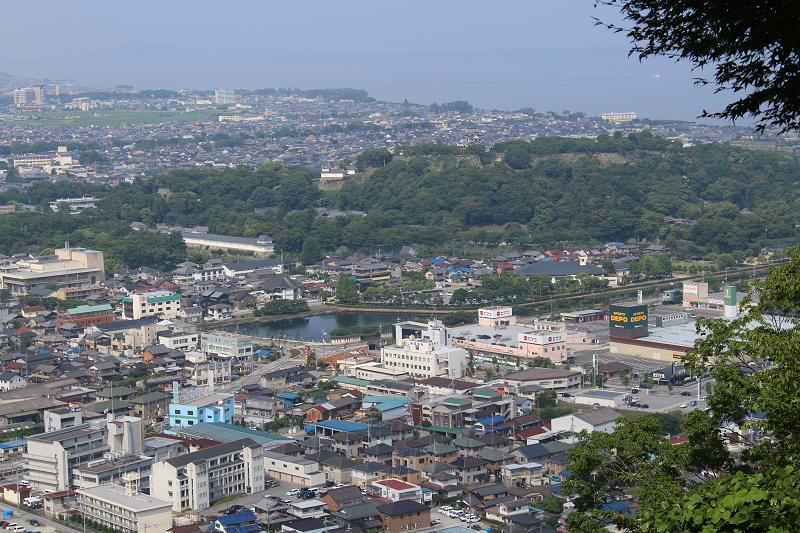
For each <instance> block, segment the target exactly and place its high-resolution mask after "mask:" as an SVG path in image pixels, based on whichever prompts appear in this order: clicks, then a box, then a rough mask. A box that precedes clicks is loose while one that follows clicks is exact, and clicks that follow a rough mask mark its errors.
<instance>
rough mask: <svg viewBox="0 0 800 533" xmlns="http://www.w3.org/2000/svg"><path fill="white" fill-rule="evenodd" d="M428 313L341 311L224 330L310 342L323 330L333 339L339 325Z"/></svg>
mask: <svg viewBox="0 0 800 533" xmlns="http://www.w3.org/2000/svg"><path fill="white" fill-rule="evenodd" d="M427 319H428V317H425V316H421V315H416V314H407V313H406V314H403V313H370V312H341V313H334V314H330V315H317V316H312V317H307V318H290V319H287V320H280V321H278V322H270V323H268V324H243V325H241V326H230V327H227V328H224V329H225V331H230V332H234V333H241V334H242V335H252V336H253V337H260V338H269V337H273V338H277V337H279V336H280V335H281V334H283V335H286V337H287V338H288V339H295V338H296V337H299V338H300V339H301V340H304V341H309V342H321V341H322V334H323V331H324V332H325V339H326V340H330V333H331V331H332V330H334V329H336V328H350V327H353V326H371V325H373V324H387V323H394V322H397V321H398V320H400V321H405V320H420V321H427Z"/></svg>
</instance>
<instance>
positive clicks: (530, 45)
mask: <svg viewBox="0 0 800 533" xmlns="http://www.w3.org/2000/svg"><path fill="white" fill-rule="evenodd" d="M36 11H37V12H39V13H41V14H43V15H44V16H42V17H37V18H36V19H35V20H31V16H32V13H31V4H28V3H24V2H14V3H8V4H5V5H4V7H3V15H4V19H5V20H8V21H13V20H19V21H24V20H30V21H31V22H30V23H26V24H5V25H4V35H3V42H4V43H5V45H4V46H2V47H0V71H2V72H6V73H9V74H12V75H14V76H17V77H32V78H38V79H43V78H48V79H51V80H74V82H73V83H75V84H79V85H100V86H114V85H118V84H126V85H133V86H135V87H137V88H147V89H154V88H165V89H176V90H177V89H205V90H209V89H218V88H226V89H258V88H267V87H276V88H277V87H299V88H302V89H313V88H328V87H352V88H356V89H364V90H366V91H367V92H369V94H370V96H373V97H374V98H376V99H378V100H386V101H393V102H402V101H403V100H405V99H408V101H409V102H412V103H419V104H431V103H433V102H437V103H443V102H452V101H455V100H467V101H469V102H470V103H471V104H473V105H474V106H476V107H479V108H483V109H499V110H516V109H519V108H522V107H531V108H534V109H536V110H537V111H542V112H546V111H556V112H559V113H560V112H562V111H564V110H570V111H572V112H575V111H583V112H585V113H587V114H588V115H590V116H594V115H599V114H601V113H605V112H611V111H616V112H623V111H636V112H637V114H638V116H639V117H648V118H653V119H681V120H695V119H696V117H697V116H698V115H699V114H701V113H702V112H703V110H704V109H707V110H709V111H717V110H721V109H722V108H723V107H724V103H725V97H724V96H721V95H715V94H713V89H712V88H710V87H698V86H695V84H694V81H693V80H694V78H696V77H697V74H696V73H693V72H692V70H691V68H690V66H689V65H688V64H683V63H675V62H674V61H672V60H668V59H666V58H656V59H649V60H647V61H645V62H640V61H639V60H638V58H634V57H628V51H629V48H630V45H629V43H628V41H627V39H626V38H625V36H624V35H622V34H615V33H613V32H612V31H610V30H608V29H606V28H603V27H601V26H597V25H595V20H594V19H593V18H592V17H598V18H600V19H601V20H603V21H608V22H615V23H618V22H620V16H619V13H618V11H616V10H615V9H613V8H611V7H608V6H598V7H595V6H594V2H593V1H592V0H559V1H557V2H553V1H552V0H528V1H519V0H517V1H507V2H486V1H485V0H484V1H473V0H461V1H458V2H455V1H449V0H438V1H433V2H431V1H418V0H404V1H403V2H394V3H389V2H375V1H361V0H353V1H340V2H332V1H318V0H306V1H304V2H271V1H263V0H258V1H243V0H242V1H231V2H220V1H216V2H209V1H205V0H195V1H191V2H189V1H184V0H169V1H160V2H154V1H150V0H139V1H137V2H115V1H108V0H104V1H94V0H82V1H81V2H78V3H71V4H64V3H63V2H56V1H52V0H39V1H37V2H36ZM702 122H708V120H703V121H702Z"/></svg>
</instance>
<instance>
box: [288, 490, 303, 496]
mask: <svg viewBox="0 0 800 533" xmlns="http://www.w3.org/2000/svg"><path fill="white" fill-rule="evenodd" d="M298 494H300V489H292V490H290V491H289V492H287V493H286V495H287V496H297V495H298Z"/></svg>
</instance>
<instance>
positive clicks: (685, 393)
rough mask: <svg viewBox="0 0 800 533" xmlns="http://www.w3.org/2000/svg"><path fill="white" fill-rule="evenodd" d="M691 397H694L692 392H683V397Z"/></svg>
mask: <svg viewBox="0 0 800 533" xmlns="http://www.w3.org/2000/svg"><path fill="white" fill-rule="evenodd" d="M691 395H692V393H691V392H689V391H683V392H681V396H691Z"/></svg>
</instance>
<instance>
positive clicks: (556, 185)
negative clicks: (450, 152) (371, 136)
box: [331, 133, 800, 249]
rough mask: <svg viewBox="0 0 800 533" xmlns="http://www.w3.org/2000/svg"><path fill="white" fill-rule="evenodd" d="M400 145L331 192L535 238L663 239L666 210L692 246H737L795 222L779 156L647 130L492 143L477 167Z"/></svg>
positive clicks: (795, 171)
mask: <svg viewBox="0 0 800 533" xmlns="http://www.w3.org/2000/svg"><path fill="white" fill-rule="evenodd" d="M446 148H451V147H446ZM407 151H408V152H410V154H408V157H406V158H404V159H403V160H402V161H397V160H395V161H392V162H391V163H389V164H388V165H386V166H385V167H382V168H379V169H378V170H377V171H376V172H375V173H374V174H373V175H372V176H371V177H370V179H369V180H367V181H365V182H363V183H358V182H348V183H346V184H345V185H344V187H343V188H342V190H341V191H340V192H339V194H338V198H337V199H335V200H334V199H333V198H332V199H331V200H332V201H334V203H336V204H337V205H339V206H340V207H342V208H345V209H361V210H365V211H368V212H369V213H370V216H371V217H372V218H373V220H374V221H375V222H376V223H377V224H378V225H381V226H384V225H385V226H389V225H398V224H425V225H431V224H434V225H444V226H446V227H448V228H450V229H451V230H453V231H458V230H460V229H463V228H464V227H465V226H467V225H474V224H487V223H493V224H505V223H507V222H519V223H521V224H528V223H529V224H530V225H529V226H528V230H529V231H530V232H531V234H532V236H533V237H532V238H533V240H534V241H535V242H554V241H560V240H589V239H596V240H600V241H608V240H625V239H629V238H631V237H637V236H638V237H641V238H654V237H655V236H656V235H658V234H661V236H662V238H663V237H664V236H665V234H666V232H667V228H666V227H665V226H664V223H663V219H664V217H665V216H671V217H674V218H686V219H693V220H697V221H698V223H697V225H696V226H694V227H693V229H692V230H691V231H690V232H689V233H688V234H687V235H686V236H687V237H688V238H690V239H693V240H695V241H696V243H697V244H699V245H703V246H704V245H708V244H712V245H713V244H718V245H719V247H720V248H721V249H744V248H746V247H747V245H748V243H752V242H753V241H756V240H758V238H759V237H763V236H764V230H765V229H766V230H767V232H768V236H769V237H770V238H778V237H788V236H791V235H793V234H794V231H795V228H794V225H795V224H796V223H798V222H800V188H798V186H799V185H800V165H799V164H798V160H797V158H796V157H794V156H792V155H789V154H786V153H780V152H768V151H751V150H745V149H740V148H735V147H730V146H718V145H702V146H698V147H689V148H682V147H679V146H676V145H675V144H674V143H672V142H670V141H667V140H664V139H659V138H655V137H652V136H651V135H649V134H648V133H645V134H639V135H638V136H636V135H633V136H630V137H624V138H613V137H608V136H604V137H601V139H600V140H599V141H598V142H594V141H591V140H584V139H557V138H542V139H537V140H535V141H533V142H530V143H528V142H522V141H513V142H508V143H501V144H498V145H496V146H495V151H496V152H497V153H496V154H495V153H490V154H486V155H485V156H483V157H482V158H481V159H482V161H483V163H485V164H482V165H480V166H473V165H471V164H469V161H468V160H466V159H465V158H463V157H462V158H461V159H460V160H459V158H458V157H455V156H445V155H443V156H436V155H429V156H420V155H415V153H414V150H413V149H410V150H407ZM500 155H502V157H503V159H504V161H503V162H495V161H494V160H495V158H496V157H495V156H500ZM476 160H477V159H476ZM512 166H513V167H514V168H512ZM745 208H748V209H750V210H752V211H753V214H750V215H741V214H740V211H741V210H742V209H745Z"/></svg>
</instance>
